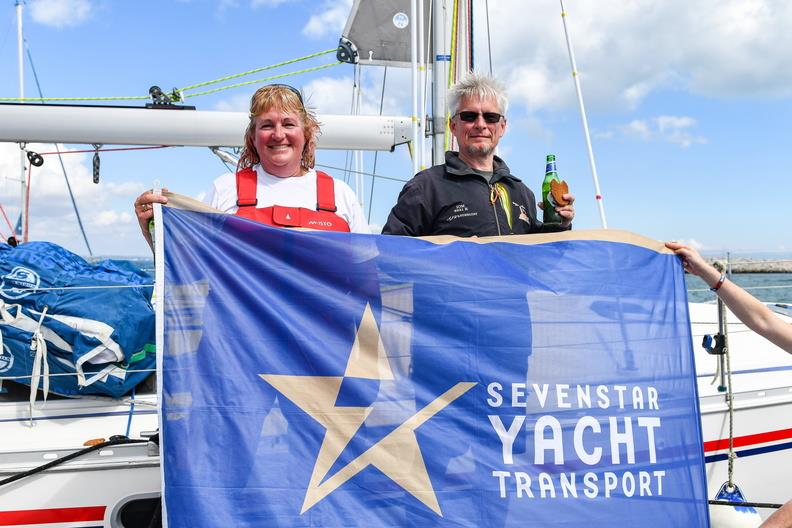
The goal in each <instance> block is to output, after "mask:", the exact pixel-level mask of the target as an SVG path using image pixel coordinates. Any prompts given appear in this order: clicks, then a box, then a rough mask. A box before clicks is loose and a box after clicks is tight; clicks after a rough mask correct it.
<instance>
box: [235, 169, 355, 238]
mask: <svg viewBox="0 0 792 528" xmlns="http://www.w3.org/2000/svg"><path fill="white" fill-rule="evenodd" d="M236 185H237V207H238V208H239V209H238V210H237V212H236V215H237V216H241V217H243V218H249V219H250V220H255V221H256V222H260V223H262V224H267V225H271V226H276V227H307V228H310V229H319V230H322V231H342V232H346V233H348V232H349V224H348V223H347V222H346V220H344V219H343V218H341V217H340V216H338V215H337V214H335V213H336V211H337V208H336V205H335V187H334V184H333V178H331V177H330V176H328V175H327V174H325V173H324V172H322V171H316V211H312V210H311V209H306V208H304V207H283V206H281V205H273V206H271V207H256V204H257V203H258V199H257V198H256V187H257V175H256V171H255V170H253V169H252V168H247V169H243V170H241V171H239V172H237V173H236Z"/></svg>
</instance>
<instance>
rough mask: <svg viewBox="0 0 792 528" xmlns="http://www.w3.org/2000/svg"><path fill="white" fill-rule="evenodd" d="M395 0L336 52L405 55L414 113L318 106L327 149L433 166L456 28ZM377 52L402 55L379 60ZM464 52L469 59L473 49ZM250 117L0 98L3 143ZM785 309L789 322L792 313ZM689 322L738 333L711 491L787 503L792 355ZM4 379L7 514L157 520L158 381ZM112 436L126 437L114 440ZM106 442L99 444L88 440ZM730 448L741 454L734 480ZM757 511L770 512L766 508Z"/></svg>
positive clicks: (708, 412)
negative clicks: (83, 390)
mask: <svg viewBox="0 0 792 528" xmlns="http://www.w3.org/2000/svg"><path fill="white" fill-rule="evenodd" d="M381 3H382V4H384V2H381ZM388 4H389V6H388V9H387V10H385V14H384V15H383V14H382V13H380V12H379V11H376V10H373V11H372V10H370V9H369V8H370V5H371V4H370V3H369V4H367V3H365V2H360V1H356V2H355V4H354V6H353V9H352V14H351V15H350V21H349V23H348V24H347V28H346V29H345V31H344V36H343V37H342V39H341V45H340V46H339V57H343V58H346V59H347V60H350V61H353V62H359V61H362V62H366V61H367V62H369V63H371V64H376V63H378V61H391V62H390V63H400V62H401V63H407V64H410V65H411V67H413V68H414V71H415V76H414V83H413V95H414V98H413V100H414V108H413V115H412V116H333V115H322V116H320V121H321V122H322V123H323V134H322V136H321V138H320V143H319V148H321V149H345V150H353V151H361V150H379V151H389V150H392V149H393V148H394V147H395V146H396V145H400V144H403V143H405V142H411V143H412V145H413V146H414V150H415V152H416V155H415V157H414V160H415V161H414V168H415V169H416V170H417V169H419V168H420V167H422V166H425V165H426V164H428V163H430V160H429V158H428V156H427V155H426V153H425V151H424V152H423V153H421V151H422V150H423V149H425V148H426V141H425V140H424V139H422V138H424V137H425V135H426V130H425V127H426V123H427V121H428V120H425V119H419V118H418V116H423V115H426V109H425V106H423V105H424V102H425V101H426V99H427V94H426V93H425V92H423V82H422V81H423V78H422V76H423V75H425V74H426V72H427V70H428V67H429V65H428V62H430V61H427V60H425V58H426V57H428V56H431V57H434V60H433V61H431V62H433V64H432V69H433V72H434V76H435V77H436V78H438V79H445V78H446V76H447V74H448V68H449V67H451V66H452V65H451V64H450V62H451V61H450V56H451V53H450V45H449V42H450V35H449V34H448V33H447V32H445V31H441V30H439V29H438V30H435V31H434V33H433V35H432V36H433V42H432V46H429V45H428V44H427V39H426V38H425V37H424V38H419V37H418V34H423V35H428V27H429V25H428V24H427V25H426V27H425V28H421V24H420V23H414V24H409V23H408V24H404V19H405V17H406V19H407V20H408V21H409V20H413V21H416V20H418V21H420V20H429V19H430V18H431V17H430V16H429V10H428V8H429V4H428V3H426V4H425V3H424V2H415V1H414V0H413V2H412V3H411V2H405V1H402V2H398V1H394V2H388ZM410 4H412V5H410ZM440 5H441V2H435V5H434V6H433V9H434V16H435V17H436V19H439V18H440V17H441V16H442V17H446V16H447V14H446V13H444V12H442V11H441V9H440V7H439V6H440ZM367 6H368V7H367ZM367 9H369V10H368V11H367ZM421 13H423V15H422V14H421ZM366 16H376V17H378V18H380V19H384V21H385V22H386V23H383V21H382V20H379V22H378V23H377V24H378V25H384V26H385V27H387V28H388V30H389V31H398V30H403V29H404V28H405V27H410V29H413V28H415V31H414V32H413V35H411V39H412V42H413V45H412V46H405V47H404V48H403V49H400V50H394V47H392V46H391V47H384V48H377V47H376V46H373V45H370V44H366V43H364V42H363V41H361V40H360V39H358V38H357V37H356V34H355V31H354V28H355V27H357V25H358V24H363V25H364V27H365V25H366V24H368V25H371V22H370V19H367V18H366ZM403 24H404V25H403ZM399 25H403V27H401V28H400V27H399ZM433 27H435V28H440V27H442V25H441V24H434V25H433ZM393 28H395V29H393ZM420 43H423V44H421V46H420V47H419V44H420ZM421 50H423V51H422V52H421ZM380 51H388V52H390V51H398V52H400V53H401V54H399V53H394V54H393V56H387V57H383V56H380V54H379V52H380ZM404 53H407V54H409V55H411V57H405V56H404ZM420 57H424V60H423V61H422V60H420ZM456 58H457V60H458V61H460V62H461V63H464V60H465V59H464V56H463V57H459V56H457V57H456ZM380 63H382V62H380ZM442 86H443V83H435V87H436V89H435V91H434V92H433V105H432V107H433V108H434V109H435V110H434V111H435V115H434V116H433V117H432V119H431V123H432V131H433V134H432V136H431V138H432V145H433V150H434V153H435V157H434V160H435V161H437V160H438V159H439V158H438V156H441V155H442V152H443V151H444V150H445V148H446V137H447V136H446V135H445V134H444V130H445V123H446V121H447V117H446V116H445V114H444V112H441V111H438V110H437V109H442V108H444V107H445V102H444V95H443V90H442ZM246 122H247V116H246V115H245V114H243V113H234V112H203V111H196V110H189V111H186V110H185V111H174V110H171V109H167V108H108V107H84V106H82V107H75V106H58V105H46V106H40V105H17V104H5V105H2V104H0V141H4V142H28V143H29V142H56V143H84V144H89V145H90V144H103V145H112V144H118V145H182V146H198V147H221V146H224V147H238V146H240V143H241V141H240V139H241V135H240V130H242V129H243V128H244V126H245V124H246ZM120 124H123V126H120ZM779 317H780V318H782V319H783V320H784V321H785V322H788V323H792V317H790V315H789V314H788V313H787V314H781V313H780V314H779ZM690 320H691V324H692V334H693V336H694V339H701V338H702V337H703V336H705V335H716V334H719V333H720V334H727V335H728V336H729V337H728V350H727V352H728V353H729V356H728V359H727V356H726V355H725V354H714V355H713V354H710V353H709V352H708V351H707V350H705V349H704V348H703V347H701V346H699V344H698V343H694V345H695V346H694V349H695V351H696V356H695V362H696V369H697V373H698V374H697V376H698V392H699V399H700V407H701V421H702V426H703V441H704V443H703V446H702V449H703V451H704V455H705V457H706V461H707V466H706V469H707V480H708V488H709V489H708V495H709V496H710V497H715V496H716V494H717V493H718V491H719V490H720V488H721V487H722V485H723V484H724V482H727V481H730V480H732V479H733V481H734V482H735V483H737V484H738V485H739V486H740V489H741V490H742V491H743V492H744V494H745V496H746V497H747V498H749V499H751V500H754V501H758V502H763V503H776V504H777V503H782V502H784V501H786V500H787V499H788V498H789V497H788V496H787V493H788V483H787V475H788V474H789V473H790V471H792V457H789V456H788V455H789V450H790V449H792V382H790V376H789V371H790V370H792V357H791V356H789V355H788V354H785V353H784V352H783V351H781V350H780V349H778V348H777V347H775V346H773V345H772V344H770V343H769V342H767V341H765V340H764V339H763V338H761V337H760V336H758V335H756V334H754V333H752V332H750V331H747V330H746V328H745V327H744V325H742V324H741V323H739V321H737V320H736V318H735V317H734V316H733V315H731V314H729V313H728V312H727V311H725V310H720V314H719V310H718V307H717V306H716V305H714V304H699V303H691V304H690ZM719 321H720V324H719ZM716 352H723V351H722V350H720V351H718V350H716ZM4 387H5V388H7V389H9V390H8V392H6V393H3V394H0V439H2V440H0V525H3V526H17V525H19V526H30V525H36V526H108V527H109V526H124V527H132V526H148V522H149V521H150V519H151V518H152V517H153V516H155V512H156V509H157V506H158V502H159V497H160V490H161V473H160V458H159V450H158V444H157V439H156V431H157V429H158V416H157V394H156V391H155V389H154V387H153V386H149V387H142V388H141V390H139V391H137V392H136V393H135V395H134V396H127V397H124V398H121V399H118V400H114V399H109V398H101V397H90V398H89V397H85V398H76V399H71V398H60V399H58V398H56V399H50V401H48V402H47V403H46V404H45V405H39V406H36V407H34V408H33V410H32V412H31V411H30V409H29V406H28V392H27V390H22V389H21V387H20V386H14V385H12V384H9V383H6V384H5V385H4ZM114 435H123V438H117V439H113V436H114ZM97 439H98V443H96V445H93V446H91V445H87V446H86V445H85V443H86V442H88V441H92V440H97ZM128 439H133V440H132V441H129V440H128ZM730 452H731V453H733V459H734V462H733V475H731V477H730V472H729V465H730V464H729V459H730V456H729V453H730ZM75 455H77V456H75ZM72 456H74V458H70V457H72ZM735 457H736V458H735ZM9 479H14V480H9ZM3 482H5V483H3ZM86 490H90V492H88V493H86ZM759 511H760V513H761V514H762V515H763V516H765V517H766V516H767V515H768V514H769V512H770V511H771V510H762V509H760V510H759ZM66 523H72V524H66Z"/></svg>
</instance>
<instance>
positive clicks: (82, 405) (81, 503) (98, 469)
mask: <svg viewBox="0 0 792 528" xmlns="http://www.w3.org/2000/svg"><path fill="white" fill-rule="evenodd" d="M690 310H691V312H690V313H691V321H692V324H693V339H694V345H695V347H694V348H695V351H696V352H695V354H696V368H697V372H698V376H699V378H698V380H699V383H698V390H699V397H700V404H701V416H702V426H703V437H704V451H705V453H704V454H705V457H706V458H707V464H706V472H707V479H708V483H709V490H708V496H709V497H710V498H714V497H715V494H716V493H717V491H718V489H719V488H720V486H721V484H723V482H725V481H726V480H727V476H728V474H727V461H726V459H725V456H724V455H725V453H727V452H728V449H727V448H723V446H724V445H727V442H728V438H729V417H728V412H727V405H726V401H725V396H724V394H723V393H720V392H718V390H717V383H716V384H714V385H712V384H710V379H711V378H712V375H713V373H714V372H715V369H716V364H717V361H718V360H717V359H716V358H715V357H714V356H710V355H708V354H707V353H706V352H704V351H703V349H701V347H700V346H699V343H700V340H701V336H702V335H704V334H707V333H708V334H714V333H715V332H717V324H716V322H715V321H716V320H717V315H716V307H715V305H709V304H691V307H690ZM730 321H734V322H733V323H731V324H730V325H729V331H730V345H731V349H732V358H731V368H732V372H733V374H732V383H733V386H734V391H735V398H734V400H735V412H734V437H735V439H736V440H735V451H736V452H737V455H738V458H737V460H736V461H735V482H736V483H737V484H738V485H739V486H740V488H741V489H742V491H743V492H744V493H745V495H746V498H747V499H748V500H751V501H757V502H769V503H783V502H785V501H786V500H788V499H789V483H788V477H789V475H790V474H792V456H790V450H792V356H790V355H789V354H786V353H784V352H783V351H781V350H780V349H778V348H777V347H775V346H773V345H771V344H770V343H769V342H767V341H766V340H764V339H762V338H761V337H759V336H757V335H756V334H754V333H752V332H749V331H747V330H746V329H745V327H744V326H743V325H741V324H739V323H738V322H736V319H735V318H734V317H733V316H732V317H731V318H730ZM155 400H156V398H155V396H154V395H146V396H143V397H140V396H138V398H137V400H136V406H135V414H134V416H133V419H132V422H131V428H130V435H129V436H130V437H131V438H139V437H140V434H141V433H143V432H145V431H153V430H155V429H156V428H157V416H156V411H155V403H156V402H155ZM39 405H40V404H39ZM27 415H28V407H27V402H8V401H6V402H3V401H2V400H0V439H1V440H0V479H2V478H5V477H8V476H9V475H12V474H15V473H18V472H21V471H25V470H28V469H31V468H33V467H36V466H39V465H41V464H44V463H46V462H48V461H49V460H51V459H53V458H56V457H60V456H64V455H65V454H68V453H69V452H71V451H72V450H75V449H79V448H81V446H82V444H83V442H85V441H86V440H89V439H92V438H100V437H101V438H109V437H110V436H111V435H115V434H123V433H124V432H125V431H126V428H127V421H128V419H129V404H128V403H116V402H112V401H108V400H91V399H73V400H57V401H50V402H48V403H47V404H46V405H45V406H44V407H43V408H42V409H39V410H36V411H34V419H35V420H34V422H35V425H34V426H32V427H31V426H30V424H29V422H28V420H27ZM718 441H721V442H720V444H722V445H719V444H718ZM159 491H160V472H159V456H158V455H157V454H156V452H155V451H152V450H151V448H150V447H149V446H147V445H146V444H135V445H126V446H114V447H112V448H107V449H104V450H101V451H99V452H94V453H92V454H91V455H89V456H86V457H80V458H78V459H76V460H74V461H70V462H67V463H65V464H63V465H61V466H58V467H56V468H53V469H51V470H48V471H45V472H43V473H41V474H39V475H35V476H33V477H29V478H26V479H23V480H21V481H18V482H15V483H12V484H10V485H8V486H4V487H3V488H0V525H1V526H6V525H10V526H25V527H26V528H30V527H31V526H42V527H43V526H46V527H50V528H52V527H76V526H104V527H110V526H113V527H118V526H122V524H120V521H119V514H120V511H121V509H122V508H123V506H124V505H125V504H126V503H128V501H130V500H135V499H141V498H149V497H155V496H157V495H158V494H159ZM76 508H84V510H82V511H83V512H84V517H85V518H84V519H83V521H81V522H77V521H75V522H67V523H63V522H56V520H57V519H58V518H61V519H65V518H70V517H68V516H69V515H71V516H72V517H73V516H74V515H77V514H79V513H80V512H79V511H78V510H76ZM759 511H760V514H761V515H762V516H763V517H767V516H768V515H769V514H770V513H772V512H771V511H770V510H759ZM9 512H17V513H16V515H17V516H19V515H23V512H24V514H26V515H30V516H31V517H30V518H29V519H32V518H37V519H40V520H43V521H44V522H39V523H37V524H30V522H29V521H24V524H9V523H8V522H5V523H4V522H3V521H4V519H5V520H6V521H8V520H9V519H13V518H14V517H13V515H14V514H11V513H9ZM58 515H61V517H58ZM4 516H5V517H4ZM33 516H37V517H33ZM89 517H90V520H89ZM48 519H49V520H48ZM89 521H90V522H89ZM21 522H23V521H22V520H20V523H21Z"/></svg>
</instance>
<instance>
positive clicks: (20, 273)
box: [0, 266, 39, 299]
mask: <svg viewBox="0 0 792 528" xmlns="http://www.w3.org/2000/svg"><path fill="white" fill-rule="evenodd" d="M38 287H39V276H38V273H36V272H35V271H33V270H31V269H28V268H23V267H22V266H16V267H15V268H14V269H12V270H11V273H9V274H8V275H4V276H3V277H2V280H0V295H2V296H3V297H5V298H6V299H21V298H22V297H26V296H28V295H30V294H31V293H33V292H32V291H30V290H34V289H36V288H38Z"/></svg>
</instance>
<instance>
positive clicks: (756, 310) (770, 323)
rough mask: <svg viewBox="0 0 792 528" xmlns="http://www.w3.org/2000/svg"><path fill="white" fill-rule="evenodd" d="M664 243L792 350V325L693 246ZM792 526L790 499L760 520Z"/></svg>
mask: <svg viewBox="0 0 792 528" xmlns="http://www.w3.org/2000/svg"><path fill="white" fill-rule="evenodd" d="M666 247H667V248H668V249H670V250H673V251H674V253H676V254H677V255H679V257H680V258H681V259H682V264H683V265H684V266H685V270H686V271H688V272H689V273H692V274H693V275H697V276H699V277H700V278H701V279H702V280H703V281H704V282H705V283H706V284H707V286H709V287H710V289H711V290H712V291H714V292H715V294H716V295H717V296H718V297H720V299H721V300H722V301H723V303H724V304H725V305H726V306H728V307H729V309H730V310H731V311H732V312H733V313H734V315H736V316H737V318H738V319H739V320H740V321H742V322H743V323H745V325H746V326H747V327H748V328H750V329H751V330H753V331H754V332H756V333H757V334H759V335H761V336H764V337H766V338H767V339H768V340H769V341H771V342H772V343H773V344H775V345H777V346H779V347H781V348H783V349H784V350H786V351H787V352H789V353H792V325H789V324H786V323H784V322H783V321H781V319H779V318H778V317H776V315H775V314H774V313H773V312H772V311H770V309H769V308H768V307H767V306H765V305H764V304H762V303H761V302H759V301H758V300H757V299H756V298H755V297H753V296H752V295H751V294H750V293H748V292H747V291H745V290H743V289H742V288H740V287H739V286H737V285H736V284H734V283H733V282H731V281H730V280H728V279H727V278H726V275H725V274H723V273H721V272H720V271H718V270H716V269H715V268H714V267H713V266H711V265H710V264H708V263H707V261H705V260H704V259H703V258H702V257H701V255H699V254H698V252H697V251H696V250H695V249H692V248H689V247H687V246H683V245H682V244H677V243H675V242H666ZM791 527H792V501H789V502H787V503H786V504H784V506H782V507H781V508H780V509H779V510H777V511H776V512H775V513H774V514H773V515H771V516H770V517H769V518H768V519H767V520H766V521H765V522H764V523H762V526H761V527H760V528H791Z"/></svg>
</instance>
